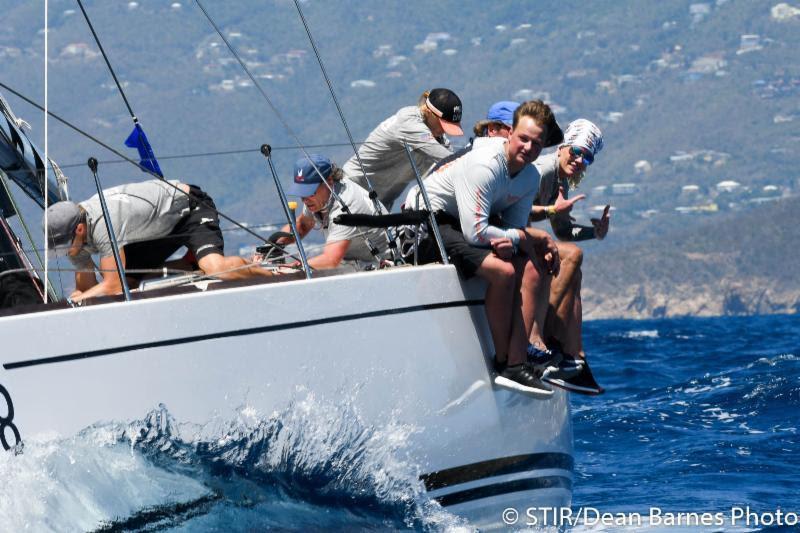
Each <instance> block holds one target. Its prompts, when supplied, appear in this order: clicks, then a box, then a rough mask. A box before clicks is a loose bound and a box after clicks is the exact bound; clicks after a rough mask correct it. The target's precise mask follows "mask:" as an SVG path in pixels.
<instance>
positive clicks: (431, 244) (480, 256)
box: [418, 211, 492, 279]
mask: <svg viewBox="0 0 800 533" xmlns="http://www.w3.org/2000/svg"><path fill="white" fill-rule="evenodd" d="M436 223H437V224H438V225H439V233H440V234H441V236H442V244H444V250H445V252H446V253H447V258H448V259H449V260H450V262H451V263H453V265H454V266H455V267H456V270H458V272H459V274H461V275H462V276H463V277H464V278H466V279H469V278H471V277H472V276H474V275H475V274H477V272H478V268H480V266H481V264H482V263H483V261H484V259H486V256H487V255H489V254H490V253H492V249H491V248H479V247H477V246H473V245H471V244H470V243H468V242H467V240H466V239H465V238H464V234H463V233H462V232H461V224H460V223H459V221H458V219H456V218H455V217H453V216H450V215H448V214H447V213H443V212H441V211H440V212H438V213H436ZM418 259H419V262H420V263H421V264H425V263H434V262H436V261H441V256H440V255H439V247H438V246H436V241H435V240H434V239H433V233H431V232H429V233H428V237H427V238H425V239H423V240H422V241H420V243H419V251H418Z"/></svg>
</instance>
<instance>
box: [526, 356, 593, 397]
mask: <svg viewBox="0 0 800 533" xmlns="http://www.w3.org/2000/svg"><path fill="white" fill-rule="evenodd" d="M583 363H584V364H583V366H581V370H580V372H579V373H578V374H577V375H576V376H573V377H570V378H560V377H555V376H542V381H544V382H545V383H548V384H550V385H555V386H556V387H561V388H562V389H566V390H568V391H571V392H577V393H579V394H587V395H589V396H598V395H600V394H603V393H604V392H605V391H606V390H605V389H604V388H603V387H601V386H600V385H598V384H597V381H595V379H594V376H593V375H592V369H591V368H589V364H588V363H586V361H584V362H583Z"/></svg>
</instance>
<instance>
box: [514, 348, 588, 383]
mask: <svg viewBox="0 0 800 533" xmlns="http://www.w3.org/2000/svg"><path fill="white" fill-rule="evenodd" d="M527 356H528V361H527V362H528V366H529V367H532V368H533V370H534V372H535V373H536V375H537V376H541V377H542V378H544V377H551V378H560V379H566V378H571V377H574V376H577V375H578V374H580V371H581V368H582V367H583V362H582V361H581V360H578V359H575V358H573V357H572V356H570V355H564V354H563V353H561V351H560V350H558V349H557V348H556V349H552V350H551V349H548V348H546V349H544V350H542V349H541V348H537V347H536V346H534V345H533V344H528V350H527Z"/></svg>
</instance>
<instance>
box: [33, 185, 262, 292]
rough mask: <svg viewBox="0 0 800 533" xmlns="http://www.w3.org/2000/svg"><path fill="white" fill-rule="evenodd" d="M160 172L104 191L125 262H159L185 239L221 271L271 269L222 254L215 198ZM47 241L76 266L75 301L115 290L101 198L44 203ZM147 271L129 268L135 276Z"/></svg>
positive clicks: (204, 262)
mask: <svg viewBox="0 0 800 533" xmlns="http://www.w3.org/2000/svg"><path fill="white" fill-rule="evenodd" d="M169 183H171V184H172V185H174V187H173V186H171V185H169V184H168V183H165V182H163V181H161V180H150V181H144V182H140V183H130V184H127V185H120V186H118V187H113V188H110V189H106V190H105V191H103V196H104V197H105V200H106V204H107V205H108V211H109V215H110V217H111V223H112V227H113V230H114V233H115V236H116V238H117V243H118V244H119V246H120V249H119V254H120V259H121V260H122V266H123V267H125V268H128V269H131V270H137V269H154V268H161V267H162V266H163V265H164V263H165V261H166V260H167V259H168V258H169V257H170V256H171V255H172V254H173V253H175V252H176V251H177V250H178V249H179V248H180V247H181V246H186V247H187V248H188V249H189V252H190V253H191V254H192V255H193V257H194V260H195V261H196V262H197V265H198V266H199V268H200V269H201V270H202V271H203V272H204V273H205V274H207V275H213V276H216V277H218V278H220V279H241V278H247V277H252V276H269V275H271V272H270V271H268V270H265V269H262V268H260V267H258V266H256V265H252V266H250V267H249V268H242V267H245V266H246V265H248V262H247V261H246V260H245V259H244V258H241V257H236V256H229V257H226V256H225V255H223V246H224V241H223V238H222V232H221V231H220V227H219V217H218V215H217V211H216V206H215V205H214V201H213V200H212V199H211V197H210V196H208V195H207V194H206V193H205V192H203V191H202V190H201V189H200V188H199V187H196V186H194V185H187V184H185V183H180V182H178V181H170V182H169ZM47 229H48V236H49V237H48V240H49V243H48V244H49V246H50V247H51V248H53V249H54V251H55V252H56V253H57V254H66V255H67V256H68V257H69V259H70V261H71V262H72V264H73V265H74V267H75V268H76V272H75V291H74V292H73V293H72V294H71V295H70V298H71V299H72V300H73V301H76V302H78V301H81V300H83V299H86V298H91V297H94V296H102V295H109V294H118V293H120V292H122V283H121V281H120V279H119V275H118V273H117V269H116V263H115V261H114V252H113V248H112V244H111V239H110V238H109V235H108V231H107V230H106V224H105V222H104V220H103V211H102V209H101V207H100V198H99V197H98V196H97V195H94V196H92V197H91V198H89V199H88V200H86V201H85V202H81V203H80V204H76V203H73V202H57V203H55V204H53V205H51V206H50V207H49V208H48V209H47ZM93 254H95V255H98V256H99V258H100V274H101V280H100V282H99V283H98V282H97V278H96V277H95V264H94V262H93V261H92V255H93ZM142 277H143V275H142V274H136V273H131V276H130V278H131V279H132V281H133V282H134V283H136V282H137V281H138V280H140V279H141V278H142Z"/></svg>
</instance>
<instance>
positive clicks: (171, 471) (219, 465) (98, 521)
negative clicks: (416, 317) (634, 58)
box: [0, 316, 800, 532]
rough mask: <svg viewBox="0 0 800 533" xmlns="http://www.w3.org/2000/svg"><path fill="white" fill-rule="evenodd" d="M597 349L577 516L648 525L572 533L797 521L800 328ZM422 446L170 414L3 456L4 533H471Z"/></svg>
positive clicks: (334, 428) (360, 430) (368, 430)
mask: <svg viewBox="0 0 800 533" xmlns="http://www.w3.org/2000/svg"><path fill="white" fill-rule="evenodd" d="M585 345H586V349H587V353H588V354H589V357H590V361H591V362H592V367H593V369H594V371H595V375H596V377H597V379H598V381H600V382H601V383H602V384H603V385H604V386H606V388H607V393H606V394H605V395H603V396H600V397H594V398H592V397H586V396H579V395H574V396H573V398H572V406H573V420H574V434H575V465H576V466H575V483H574V495H573V510H574V511H575V512H578V511H579V510H580V509H587V510H591V512H590V514H589V516H590V517H592V516H595V515H594V514H591V513H595V512H597V513H608V514H609V515H611V516H617V515H615V513H639V514H640V515H643V516H644V517H645V522H646V523H645V525H644V526H637V525H635V524H633V525H631V524H622V523H620V524H605V525H602V524H596V525H595V524H593V525H588V526H587V525H584V526H580V527H577V528H575V529H576V530H577V531H639V530H648V529H649V530H653V531H656V530H659V531H660V530H663V529H664V528H663V527H662V526H664V525H665V524H664V523H663V522H664V519H665V518H667V517H668V516H669V515H670V514H673V515H674V514H676V513H679V512H683V513H688V512H694V513H703V512H707V513H723V514H724V515H725V516H726V517H729V516H730V513H731V512H732V509H734V508H736V509H742V512H746V511H750V512H751V513H755V514H756V515H758V517H759V518H762V517H766V518H765V520H766V519H768V518H769V516H772V517H775V513H776V511H777V510H779V509H780V510H781V511H783V512H784V513H786V512H796V513H800V467H798V465H797V459H796V458H797V456H798V454H799V453H800V438H798V425H800V415H799V413H798V407H800V317H794V316H766V317H741V318H739V317H736V318H713V319H677V320H675V319H673V320H651V321H624V320H615V321H595V322H591V323H587V324H586V325H585ZM333 421H336V423H332V422H333ZM416 429H417V428H410V427H404V426H403V425H402V424H397V423H395V422H393V421H391V420H388V421H387V422H386V423H385V425H384V426H381V427H364V426H363V425H362V424H361V422H360V419H359V417H358V415H357V413H356V412H354V410H353V409H352V408H351V407H350V406H349V405H347V404H346V402H345V403H344V404H342V405H335V406H332V405H322V404H320V402H318V401H317V400H316V399H315V397H314V395H313V393H312V392H310V391H298V394H297V397H296V399H294V400H293V401H292V402H291V403H289V405H287V407H286V408H285V409H283V410H282V411H279V412H275V413H272V414H271V415H269V416H266V417H258V416H256V415H255V414H254V413H248V412H242V413H241V416H240V418H239V419H237V420H231V421H227V422H225V423H224V424H222V423H219V424H217V425H214V426H209V427H195V426H189V425H187V424H183V423H181V421H179V420H174V419H173V418H172V416H171V415H170V413H169V411H168V410H167V408H165V407H163V406H160V407H157V408H155V409H154V410H153V411H152V412H150V413H142V418H141V419H140V420H132V421H125V422H119V423H114V424H104V425H98V426H93V427H89V428H86V429H85V430H84V431H82V432H80V433H79V434H77V435H73V436H70V437H68V438H57V439H56V438H53V439H50V440H46V439H45V440H43V441H38V442H29V443H26V446H25V449H24V452H23V453H22V454H20V455H16V456H15V455H13V454H10V453H6V454H0V531H90V530H99V531H124V530H142V531H181V532H183V531H261V530H303V531H305V530H327V529H331V530H348V531H349V530H408V529H410V530H427V531H439V530H451V531H469V530H471V529H473V528H472V527H471V525H470V524H469V523H467V522H465V521H464V520H462V519H460V518H459V517H456V516H453V515H452V514H450V513H448V512H447V511H446V510H444V509H442V508H441V507H439V506H438V505H437V504H435V503H433V502H428V501H425V499H424V497H422V496H421V494H422V487H421V485H420V483H419V481H418V480H417V469H416V468H415V465H414V464H412V463H411V462H410V460H409V458H408V457H407V455H406V454H405V453H404V450H405V442H406V439H407V438H408V436H409V435H410V434H411V432H413V431H415V430H416ZM748 507H749V509H747V508H748ZM652 509H656V510H657V511H655V512H657V513H661V514H660V516H661V517H662V518H661V520H662V523H661V524H658V523H655V522H652V521H648V517H649V516H650V513H651V512H654V511H652ZM768 515H769V516H768ZM751 516H752V515H751ZM656 522H657V520H656ZM648 524H649V525H648ZM666 529H668V530H675V531H759V530H764V531H795V530H798V529H800V528H799V527H784V528H780V527H776V526H775V525H774V524H772V525H766V527H765V524H763V523H759V524H755V523H754V521H753V520H752V519H751V521H750V524H749V525H745V524H744V523H743V522H742V523H740V524H738V525H737V524H730V523H729V521H728V522H727V523H726V524H725V525H723V526H715V527H672V528H670V527H668V528H666Z"/></svg>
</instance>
